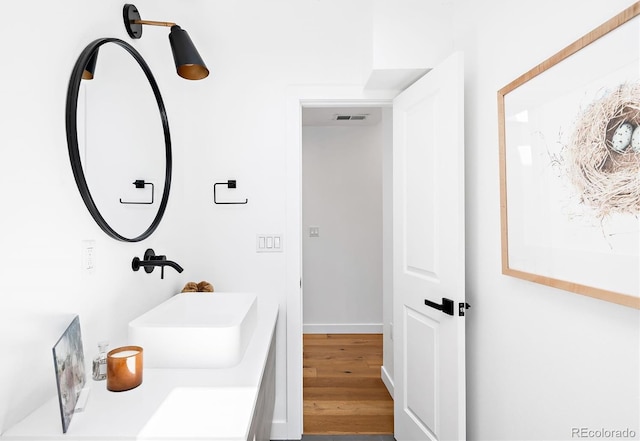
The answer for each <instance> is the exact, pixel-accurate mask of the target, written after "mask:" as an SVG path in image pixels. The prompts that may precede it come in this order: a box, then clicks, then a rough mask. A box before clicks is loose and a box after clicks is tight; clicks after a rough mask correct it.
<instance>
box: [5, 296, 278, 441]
mask: <svg viewBox="0 0 640 441" xmlns="http://www.w3.org/2000/svg"><path fill="white" fill-rule="evenodd" d="M259 300H260V299H259ZM277 316H278V307H277V305H265V304H264V303H263V302H260V301H259V303H258V324H257V326H256V329H255V331H254V335H253V337H252V338H251V341H250V342H249V345H248V346H247V349H246V353H245V355H244V357H243V359H242V361H240V363H239V364H238V365H236V366H233V367H230V368H225V369H145V370H144V373H143V380H142V384H141V385H140V386H138V387H137V388H135V389H132V390H129V391H125V392H110V391H108V390H107V388H106V382H105V381H93V380H87V386H88V387H90V388H91V391H90V394H89V397H88V401H87V404H86V408H85V410H84V411H83V412H80V413H76V414H74V416H73V418H72V419H71V423H70V425H69V429H68V430H67V433H66V434H63V433H62V424H61V422H60V409H59V406H58V398H57V397H52V399H51V400H49V401H48V402H47V403H45V404H44V405H42V406H41V407H40V408H38V409H36V410H35V411H34V412H33V413H31V414H30V415H28V416H27V417H26V418H25V419H24V420H22V421H20V422H19V423H18V424H16V425H15V426H13V427H11V428H10V429H8V430H7V431H6V432H5V433H4V434H2V435H1V436H0V441H10V440H11V441H18V440H20V441H35V440H42V441H45V440H74V441H78V440H91V441H99V440H149V441H151V440H158V441H161V440H162V441H169V440H198V439H209V440H225V441H236V440H246V437H247V433H248V431H249V428H250V427H249V426H250V424H251V418H252V416H253V411H254V407H255V404H256V398H257V394H258V388H259V386H260V379H261V377H262V373H263V370H264V367H265V363H266V360H267V356H268V353H269V345H270V343H271V338H272V336H273V333H274V332H275V324H276V319H277Z"/></svg>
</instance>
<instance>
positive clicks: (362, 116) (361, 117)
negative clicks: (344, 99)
mask: <svg viewBox="0 0 640 441" xmlns="http://www.w3.org/2000/svg"><path fill="white" fill-rule="evenodd" d="M334 119H335V120H336V121H364V120H365V119H367V115H366V114H359V115H339V114H338V115H335V117H334Z"/></svg>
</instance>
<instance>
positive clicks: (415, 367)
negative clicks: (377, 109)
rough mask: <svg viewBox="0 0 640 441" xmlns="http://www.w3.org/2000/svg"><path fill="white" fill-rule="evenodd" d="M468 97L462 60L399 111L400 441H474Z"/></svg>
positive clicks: (403, 98)
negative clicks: (467, 320) (470, 430)
mask: <svg viewBox="0 0 640 441" xmlns="http://www.w3.org/2000/svg"><path fill="white" fill-rule="evenodd" d="M463 87H464V81H463V59H462V54H460V53H456V54H453V55H452V56H450V57H449V58H448V59H447V60H445V61H444V62H443V63H442V64H440V65H439V66H438V67H436V68H435V69H433V70H432V71H430V72H429V73H427V74H426V75H425V76H424V77H422V78H421V79H420V80H418V81H417V82H416V83H414V84H413V85H411V86H410V87H409V88H407V89H406V90H405V91H403V92H402V93H401V94H400V95H398V97H396V99H395V100H394V104H393V187H394V188H393V225H394V227H393V228H394V232H393V242H394V245H393V277H394V282H393V293H394V294H393V297H394V300H393V311H394V312H393V316H394V326H393V328H394V377H395V378H394V401H395V404H394V406H395V407H394V415H395V417H394V423H395V438H396V440H397V441H408V440H464V439H465V437H466V432H465V423H466V418H465V401H466V400H465V335H464V328H465V327H464V317H463V316H461V314H462V315H463V314H464V309H465V308H464V305H465V304H466V303H465V266H464V139H463V137H464V136H463V123H464V115H463V105H464V102H463V96H464V95H463ZM426 303H430V304H431V306H429V305H427V304H426ZM443 304H444V306H440V305H443ZM461 305H462V308H460V306H461ZM438 307H440V308H441V309H443V310H440V309H436V308H438ZM449 313H451V314H452V315H449Z"/></svg>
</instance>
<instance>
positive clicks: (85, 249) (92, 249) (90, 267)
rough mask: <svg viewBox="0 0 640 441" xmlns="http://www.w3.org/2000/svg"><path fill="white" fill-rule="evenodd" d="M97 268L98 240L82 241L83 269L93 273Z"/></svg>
mask: <svg viewBox="0 0 640 441" xmlns="http://www.w3.org/2000/svg"><path fill="white" fill-rule="evenodd" d="M95 270H96V241H95V240H83V241H82V271H84V272H86V273H89V274H93V273H94V272H95Z"/></svg>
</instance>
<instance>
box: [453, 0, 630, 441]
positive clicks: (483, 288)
mask: <svg viewBox="0 0 640 441" xmlns="http://www.w3.org/2000/svg"><path fill="white" fill-rule="evenodd" d="M632 3H633V2H632V1H630V0H611V1H606V2H588V3H585V2H584V1H579V0H565V1H561V2H558V1H553V0H542V1H535V2H530V1H527V2H524V1H518V2H513V1H506V0H493V1H484V2H476V1H472V0H462V1H458V2H456V13H455V14H454V16H455V17H457V18H456V27H457V28H456V31H457V32H456V33H455V35H456V36H457V39H456V47H457V48H458V49H462V50H464V52H465V65H466V75H465V77H466V99H465V104H466V111H465V121H466V127H465V139H466V201H467V203H466V219H467V227H466V237H467V247H466V252H467V299H468V302H469V303H470V304H471V309H470V310H469V313H468V315H467V378H468V379H467V416H468V420H467V434H468V439H470V440H514V439H518V440H520V439H531V440H534V439H535V440H562V439H565V440H567V439H571V438H572V437H571V429H572V427H590V428H593V429H597V428H605V429H624V428H627V427H629V428H631V429H633V430H635V432H636V434H640V404H639V399H638V397H639V392H640V384H639V377H640V375H639V374H638V373H639V372H640V365H639V360H640V353H639V351H640V349H639V348H640V340H639V334H640V316H639V313H638V311H637V310H634V309H631V308H627V307H622V306H618V305H614V304H611V303H607V302H604V301H600V300H595V299H591V298H588V297H584V296H580V295H577V294H572V293H569V292H565V291H561V290H556V289H552V288H549V287H546V286H542V285H538V284H534V283H530V282H526V281H523V280H519V279H515V278H511V277H507V276H502V275H501V274H500V218H499V214H500V206H499V175H498V127H497V91H498V89H500V88H502V87H503V86H505V85H506V84H507V83H509V82H510V81H512V80H514V79H515V78H517V77H518V76H519V75H521V74H523V73H525V72H526V71H528V70H529V69H530V68H532V67H534V66H535V65H537V64H538V63H540V62H542V61H543V60H545V59H546V58H548V57H549V56H551V55H553V54H554V53H555V52H557V51H559V50H560V49H562V48H563V47H565V46H566V45H568V44H569V43H572V42H573V41H574V40H576V39H577V38H578V37H581V36H582V35H584V34H585V33H587V32H588V31H590V30H592V29H593V28H595V27H596V26H598V25H600V24H601V23H602V22H604V21H605V20H607V19H609V18H611V17H612V16H614V15H615V14H617V13H618V12H620V11H622V10H623V9H624V8H626V7H627V6H629V5H631V4H632ZM634 55H635V56H637V54H634ZM595 62H597V60H594V63H595ZM574 439H575V438H574Z"/></svg>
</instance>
